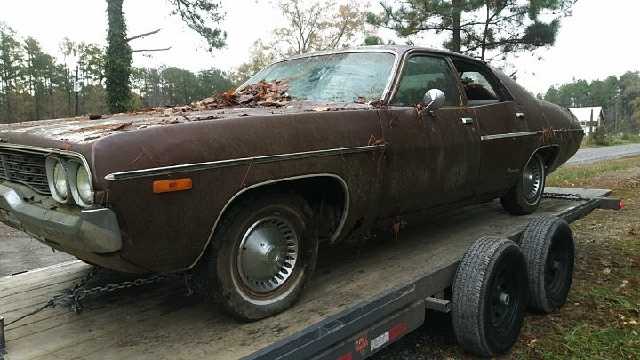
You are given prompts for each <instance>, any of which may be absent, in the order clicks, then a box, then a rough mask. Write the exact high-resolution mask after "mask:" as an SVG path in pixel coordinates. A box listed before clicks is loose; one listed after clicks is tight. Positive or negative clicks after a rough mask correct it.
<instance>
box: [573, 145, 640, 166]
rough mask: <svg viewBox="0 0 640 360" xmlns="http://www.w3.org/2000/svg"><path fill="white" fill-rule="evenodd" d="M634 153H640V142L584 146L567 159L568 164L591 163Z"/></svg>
mask: <svg viewBox="0 0 640 360" xmlns="http://www.w3.org/2000/svg"><path fill="white" fill-rule="evenodd" d="M633 155H640V144H627V145H617V146H606V147H596V148H584V149H580V150H578V152H577V153H576V154H575V155H574V156H573V157H572V158H571V159H569V161H567V164H574V165H582V164H590V163H594V162H596V161H602V160H611V159H617V158H621V157H626V156H633Z"/></svg>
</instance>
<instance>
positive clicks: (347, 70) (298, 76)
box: [245, 52, 395, 102]
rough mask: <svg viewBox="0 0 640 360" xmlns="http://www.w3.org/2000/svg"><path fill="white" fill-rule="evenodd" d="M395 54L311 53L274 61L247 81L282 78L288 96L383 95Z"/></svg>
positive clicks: (331, 98) (335, 99)
mask: <svg viewBox="0 0 640 360" xmlns="http://www.w3.org/2000/svg"><path fill="white" fill-rule="evenodd" d="M394 61H395V55H393V54H391V53H383V52H368V53H365V52H361V53H358V52H354V53H337V54H328V55H319V56H311V57H305V58H300V59H294V60H288V61H283V62H279V63H276V64H273V65H271V66H269V67H267V68H265V69H263V70H262V71H260V72H258V73H257V74H256V75H254V76H253V77H252V78H251V79H249V80H248V81H247V82H246V83H245V86H246V85H250V84H256V83H258V82H260V81H266V82H271V81H275V80H281V81H285V82H286V83H287V84H288V86H289V88H288V93H289V95H290V96H291V97H293V98H295V99H299V100H313V101H328V102H354V101H358V102H363V101H373V100H378V99H380V98H381V97H382V94H383V92H384V89H385V88H386V86H387V81H388V79H389V75H390V74H391V70H392V69H393V64H394Z"/></svg>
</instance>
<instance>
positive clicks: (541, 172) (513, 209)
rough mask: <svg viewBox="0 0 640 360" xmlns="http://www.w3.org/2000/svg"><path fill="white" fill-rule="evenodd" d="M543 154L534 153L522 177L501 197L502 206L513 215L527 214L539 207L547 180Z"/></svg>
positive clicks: (521, 174) (523, 170)
mask: <svg viewBox="0 0 640 360" xmlns="http://www.w3.org/2000/svg"><path fill="white" fill-rule="evenodd" d="M546 175H547V174H546V169H545V166H544V161H543V160H542V156H540V155H539V154H534V155H533V156H532V157H531V159H529V161H528V162H527V164H526V165H525V166H524V168H523V169H522V172H521V173H520V179H519V180H518V182H517V183H516V185H514V186H513V187H512V188H511V189H510V190H509V192H508V193H507V194H506V195H504V196H503V197H501V198H500V203H501V204H502V207H503V208H504V209H505V210H507V212H509V213H510V214H513V215H527V214H531V213H533V212H534V211H536V210H537V209H538V206H540V201H542V194H543V193H544V185H545V180H546Z"/></svg>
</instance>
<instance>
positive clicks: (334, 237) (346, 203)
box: [187, 173, 351, 269]
mask: <svg viewBox="0 0 640 360" xmlns="http://www.w3.org/2000/svg"><path fill="white" fill-rule="evenodd" d="M316 177H331V178H334V179H337V180H338V181H339V182H340V184H341V185H342V188H343V190H344V197H345V199H344V200H345V201H344V209H343V211H342V218H341V219H340V224H338V227H337V228H336V231H335V232H334V233H333V235H332V236H331V240H330V242H332V243H333V242H335V241H336V240H337V239H338V237H339V236H340V234H341V233H342V230H343V228H344V225H345V224H346V222H347V217H348V215H349V208H350V204H349V203H350V201H351V198H350V196H349V185H347V182H346V181H345V180H344V179H343V178H342V177H340V176H339V175H336V174H331V173H317V174H306V175H299V176H293V177H288V178H282V179H272V180H267V181H263V182H260V183H256V184H253V185H251V186H248V187H245V188H243V189H241V190H240V191H238V192H236V193H235V194H234V195H233V196H232V197H231V198H230V199H229V200H228V201H227V203H226V204H225V205H224V207H223V208H222V210H221V211H220V213H219V214H218V216H217V217H216V220H215V222H214V223H213V227H212V228H211V233H210V234H209V238H208V239H207V242H206V244H205V246H204V248H203V249H202V252H200V255H198V257H197V258H196V259H195V261H194V262H193V263H192V264H191V265H190V266H189V267H188V268H187V269H191V268H193V267H194V266H196V264H198V262H199V261H200V259H201V258H202V256H203V255H204V253H205V252H206V251H207V248H208V247H209V244H210V243H211V240H212V239H213V235H214V233H215V231H216V227H217V226H218V223H220V220H221V219H222V215H223V214H224V213H225V211H226V210H227V209H228V208H229V206H230V205H231V204H232V203H233V201H234V200H236V199H237V198H238V197H239V196H240V195H242V194H244V193H245V192H247V191H249V190H252V189H255V188H258V187H262V186H266V185H271V184H275V183H279V182H283V181H293V180H300V179H308V178H316Z"/></svg>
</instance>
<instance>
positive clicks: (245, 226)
mask: <svg viewBox="0 0 640 360" xmlns="http://www.w3.org/2000/svg"><path fill="white" fill-rule="evenodd" d="M317 255H318V242H317V237H316V236H315V234H314V232H313V231H312V226H311V211H310V209H309V206H308V205H307V203H306V201H305V200H304V199H302V198H301V197H299V196H296V195H280V194H275V195H268V196H262V197H258V198H251V199H245V201H240V202H239V203H237V204H235V206H233V207H232V208H231V209H230V210H229V211H228V212H227V213H226V214H225V216H224V218H223V220H222V222H221V224H220V227H219V229H218V230H217V231H216V234H215V236H214V239H213V244H212V246H211V249H210V253H209V254H208V258H206V259H205V260H204V261H205V264H204V265H205V266H203V267H202V270H203V271H204V272H205V274H204V276H203V277H204V278H205V279H206V280H207V281H206V284H205V286H206V288H207V290H208V292H209V294H210V296H211V298H212V299H213V300H215V301H216V302H217V303H219V304H221V305H222V306H223V308H224V309H225V310H226V311H227V312H228V313H230V314H231V315H232V316H234V317H236V318H238V319H240V320H243V321H253V320H258V319H261V318H264V317H268V316H271V315H274V314H277V313H279V312H282V311H284V310H286V309H288V308H289V307H291V306H292V305H293V304H294V303H295V302H296V301H297V300H298V298H299V297H300V294H301V292H302V288H303V286H304V284H305V283H306V281H307V280H308V279H309V278H310V277H311V273H312V272H313V270H314V268H315V264H316V260H317Z"/></svg>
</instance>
